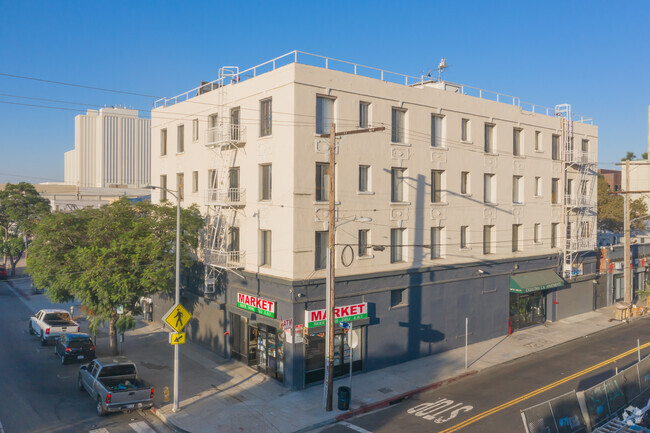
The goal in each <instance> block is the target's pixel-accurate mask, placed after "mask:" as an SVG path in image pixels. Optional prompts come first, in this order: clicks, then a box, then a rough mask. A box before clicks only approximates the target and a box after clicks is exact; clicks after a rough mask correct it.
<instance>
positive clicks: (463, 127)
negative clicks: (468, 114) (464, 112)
mask: <svg viewBox="0 0 650 433" xmlns="http://www.w3.org/2000/svg"><path fill="white" fill-rule="evenodd" d="M460 139H461V140H462V141H470V140H469V119H461V120H460Z"/></svg>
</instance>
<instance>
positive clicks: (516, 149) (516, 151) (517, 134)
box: [512, 128, 521, 156]
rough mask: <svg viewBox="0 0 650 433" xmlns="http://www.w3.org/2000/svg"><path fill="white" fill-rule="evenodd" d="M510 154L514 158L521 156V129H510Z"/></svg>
mask: <svg viewBox="0 0 650 433" xmlns="http://www.w3.org/2000/svg"><path fill="white" fill-rule="evenodd" d="M512 154H513V155H515V156H520V155H521V129H519V128H513V129H512Z"/></svg>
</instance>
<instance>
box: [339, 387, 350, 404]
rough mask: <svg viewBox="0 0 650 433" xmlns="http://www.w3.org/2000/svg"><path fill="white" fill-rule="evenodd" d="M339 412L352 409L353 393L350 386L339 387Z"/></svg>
mask: <svg viewBox="0 0 650 433" xmlns="http://www.w3.org/2000/svg"><path fill="white" fill-rule="evenodd" d="M338 392H339V410H348V409H350V397H351V393H352V391H351V390H350V387H349V386H339V391H338Z"/></svg>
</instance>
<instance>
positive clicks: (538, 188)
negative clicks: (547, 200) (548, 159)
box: [535, 176, 542, 197]
mask: <svg viewBox="0 0 650 433" xmlns="http://www.w3.org/2000/svg"><path fill="white" fill-rule="evenodd" d="M541 196H542V178H541V177H539V176H535V197H541Z"/></svg>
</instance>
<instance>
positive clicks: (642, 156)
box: [641, 152, 648, 161]
mask: <svg viewBox="0 0 650 433" xmlns="http://www.w3.org/2000/svg"><path fill="white" fill-rule="evenodd" d="M641 158H642V159H645V160H646V161H647V160H648V152H643V153H642V154H641Z"/></svg>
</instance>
